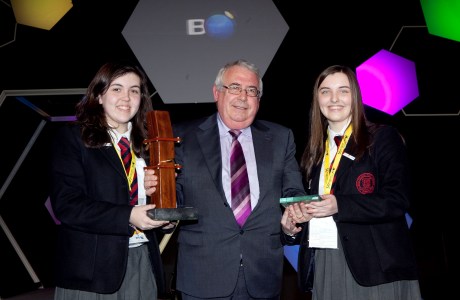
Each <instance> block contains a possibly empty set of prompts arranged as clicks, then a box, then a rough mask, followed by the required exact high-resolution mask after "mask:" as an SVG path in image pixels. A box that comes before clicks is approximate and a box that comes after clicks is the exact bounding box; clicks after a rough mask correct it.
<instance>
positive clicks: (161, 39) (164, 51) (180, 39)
mask: <svg viewBox="0 0 460 300" xmlns="http://www.w3.org/2000/svg"><path fill="white" fill-rule="evenodd" d="M288 30H289V27H288V25H287V24H286V22H285V20H284V19H283V17H282V16H281V14H280V13H279V11H278V9H277V8H276V6H275V5H274V4H273V2H272V1H268V0H252V1H244V0H238V1H236V0H232V1H228V0H225V1H216V0H194V1H181V0H140V1H139V3H138V5H137V6H136V8H135V10H134V11H133V13H132V15H131V17H130V19H129V20H128V22H127V24H126V26H125V27H124V29H123V32H122V34H123V36H124V38H125V39H126V41H127V43H128V44H129V46H130V47H131V49H132V51H133V53H134V54H135V56H136V58H137V59H138V60H139V62H140V64H141V65H142V67H143V68H144V70H145V71H146V73H147V75H148V77H149V78H150V81H151V82H152V84H153V85H154V87H155V89H156V91H157V92H158V94H159V95H160V97H161V99H162V100H163V102H164V103H168V104H171V103H206V102H214V99H213V96H212V84H213V83H214V79H215V77H216V75H217V71H218V70H219V68H220V67H221V66H223V65H224V64H225V63H227V62H229V61H232V60H236V59H240V58H242V59H246V60H249V61H251V62H253V63H255V64H256V65H257V66H258V67H259V69H260V71H261V74H262V75H263V74H264V73H265V71H266V70H267V68H268V66H269V65H270V63H271V61H272V59H273V57H274V56H275V54H276V52H277V50H278V48H279V46H280V45H281V43H282V41H283V39H284V37H285V36H286V33H287V32H288Z"/></svg>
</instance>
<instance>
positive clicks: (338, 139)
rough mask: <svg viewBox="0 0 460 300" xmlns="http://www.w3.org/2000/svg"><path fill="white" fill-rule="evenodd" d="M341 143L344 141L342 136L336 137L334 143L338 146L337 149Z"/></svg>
mask: <svg viewBox="0 0 460 300" xmlns="http://www.w3.org/2000/svg"><path fill="white" fill-rule="evenodd" d="M341 141H342V136H341V135H336V136H334V142H335V144H336V145H337V147H338V146H339V145H340V142H341Z"/></svg>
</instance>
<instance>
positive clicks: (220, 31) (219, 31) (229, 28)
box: [204, 11, 235, 39]
mask: <svg viewBox="0 0 460 300" xmlns="http://www.w3.org/2000/svg"><path fill="white" fill-rule="evenodd" d="M233 19H234V17H233V15H232V14H231V13H230V12H228V11H226V12H225V14H224V15H212V16H210V17H209V18H208V19H207V20H206V22H205V25H204V26H205V28H206V33H207V34H208V35H209V36H210V37H213V38H220V39H225V38H228V37H230V36H232V34H233V32H234V29H235V23H234V21H233Z"/></svg>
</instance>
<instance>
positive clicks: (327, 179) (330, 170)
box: [324, 124, 353, 194]
mask: <svg viewBox="0 0 460 300" xmlns="http://www.w3.org/2000/svg"><path fill="white" fill-rule="evenodd" d="M352 131H353V130H352V126H351V124H350V125H349V126H348V128H347V130H345V134H344V135H343V138H342V142H340V146H339V148H338V149H337V153H336V154H335V158H334V161H333V163H332V165H330V163H329V160H330V155H329V152H330V150H329V131H328V132H327V140H326V153H325V154H324V193H325V194H329V193H330V192H331V187H332V180H333V178H334V175H335V171H336V170H337V166H338V165H339V162H340V159H341V158H342V154H343V151H344V150H345V147H346V146H347V143H348V140H349V139H350V136H351V133H352Z"/></svg>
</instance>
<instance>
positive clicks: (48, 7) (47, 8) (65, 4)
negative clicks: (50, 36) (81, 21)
mask: <svg viewBox="0 0 460 300" xmlns="http://www.w3.org/2000/svg"><path fill="white" fill-rule="evenodd" d="M11 6H12V8H13V12H14V16H15V18H16V22H17V23H19V24H22V25H27V26H31V27H36V28H40V29H45V30H50V29H51V28H53V26H54V25H56V24H57V22H59V20H60V19H61V18H62V17H63V16H64V15H65V14H66V13H67V12H68V11H69V10H70V9H71V8H72V6H73V4H72V0H11Z"/></svg>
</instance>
